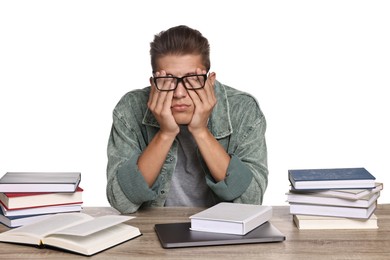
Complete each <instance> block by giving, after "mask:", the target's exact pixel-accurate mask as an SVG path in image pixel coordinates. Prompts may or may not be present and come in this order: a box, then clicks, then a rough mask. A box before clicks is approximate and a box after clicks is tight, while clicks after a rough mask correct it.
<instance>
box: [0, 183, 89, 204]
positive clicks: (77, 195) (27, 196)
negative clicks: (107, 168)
mask: <svg viewBox="0 0 390 260" xmlns="http://www.w3.org/2000/svg"><path fill="white" fill-rule="evenodd" d="M82 193H83V189H82V188H80V187H77V189H76V191H75V192H63V193H62V192H29V193H21V192H18V193H10V192H7V193H0V202H1V204H2V205H3V206H4V207H5V208H6V209H8V210H12V209H23V208H35V207H45V206H54V205H66V204H82V201H83V200H82Z"/></svg>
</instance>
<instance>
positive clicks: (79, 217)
mask: <svg viewBox="0 0 390 260" xmlns="http://www.w3.org/2000/svg"><path fill="white" fill-rule="evenodd" d="M91 219H93V217H91V216H89V215H87V214H83V213H64V214H56V215H53V216H52V217H49V218H45V219H44V220H41V221H38V222H35V223H32V224H28V225H25V226H22V227H19V228H16V229H12V230H9V231H7V232H4V233H2V234H0V241H7V242H16V243H28V244H37V245H39V244H40V243H41V240H42V238H43V237H44V236H46V235H48V234H50V233H53V232H56V231H58V230H60V229H64V228H67V227H70V226H73V225H77V224H79V223H82V222H85V221H88V220H91Z"/></svg>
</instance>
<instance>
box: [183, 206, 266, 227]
mask: <svg viewBox="0 0 390 260" xmlns="http://www.w3.org/2000/svg"><path fill="white" fill-rule="evenodd" d="M271 217H272V207H270V206H262V205H252V204H240V203H228V202H221V203H219V204H217V205H215V206H213V207H210V208H208V209H206V210H203V211H201V212H199V213H197V214H194V215H192V216H190V219H191V230H193V231H204V232H214V233H224V234H235V235H245V234H247V233H248V232H249V231H251V230H253V229H255V228H256V227H258V226H260V225H261V224H263V223H265V222H267V221H268V220H269V219H271Z"/></svg>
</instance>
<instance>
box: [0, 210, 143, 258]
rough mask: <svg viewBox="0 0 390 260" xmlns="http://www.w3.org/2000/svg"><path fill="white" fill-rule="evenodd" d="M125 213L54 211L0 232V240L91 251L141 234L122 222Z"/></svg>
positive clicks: (87, 252)
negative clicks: (37, 219) (60, 212)
mask: <svg viewBox="0 0 390 260" xmlns="http://www.w3.org/2000/svg"><path fill="white" fill-rule="evenodd" d="M131 218H132V217H129V216H122V215H110V216H102V217H97V218H94V217H92V216H89V215H87V214H84V213H64V214H55V215H52V216H50V217H49V218H46V219H44V220H42V221H38V222H35V223H33V224H29V225H25V226H22V227H19V228H15V229H11V230H9V231H6V232H3V233H1V234H0V241H2V242H12V243H21V244H31V245H38V246H44V245H45V246H51V247H55V248H61V249H64V250H68V251H71V252H75V253H78V254H82V255H93V254H96V253H98V252H100V251H103V250H105V249H107V248H110V247H113V246H115V245H117V244H120V243H122V242H125V241H127V240H130V239H132V238H135V237H138V236H140V235H141V232H140V231H139V229H138V228H136V227H133V226H130V225H127V224H124V223H123V222H125V221H127V220H129V219H131Z"/></svg>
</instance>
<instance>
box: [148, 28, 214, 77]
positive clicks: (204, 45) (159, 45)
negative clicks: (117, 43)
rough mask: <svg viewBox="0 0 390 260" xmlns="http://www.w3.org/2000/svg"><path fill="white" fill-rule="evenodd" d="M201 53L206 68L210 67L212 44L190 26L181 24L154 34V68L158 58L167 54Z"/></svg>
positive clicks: (151, 47) (152, 52) (151, 48)
mask: <svg viewBox="0 0 390 260" xmlns="http://www.w3.org/2000/svg"><path fill="white" fill-rule="evenodd" d="M186 54H194V55H199V54H200V55H201V56H202V60H203V65H204V66H205V68H206V70H207V71H209V69H210V45H209V42H208V40H207V39H206V38H205V37H203V35H202V34H201V33H200V32H199V31H197V30H195V29H192V28H190V27H188V26H185V25H179V26H176V27H172V28H170V29H168V30H166V31H162V32H160V33H159V34H156V35H155V36H154V40H153V42H151V43H150V56H151V63H152V69H153V71H155V70H156V69H157V59H158V58H161V57H163V56H165V55H186Z"/></svg>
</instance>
